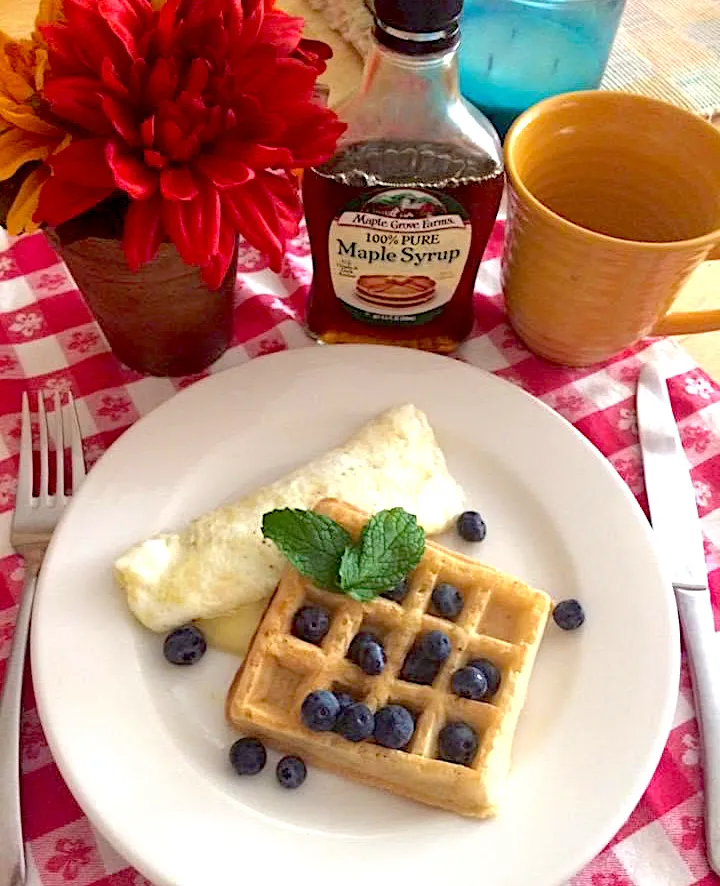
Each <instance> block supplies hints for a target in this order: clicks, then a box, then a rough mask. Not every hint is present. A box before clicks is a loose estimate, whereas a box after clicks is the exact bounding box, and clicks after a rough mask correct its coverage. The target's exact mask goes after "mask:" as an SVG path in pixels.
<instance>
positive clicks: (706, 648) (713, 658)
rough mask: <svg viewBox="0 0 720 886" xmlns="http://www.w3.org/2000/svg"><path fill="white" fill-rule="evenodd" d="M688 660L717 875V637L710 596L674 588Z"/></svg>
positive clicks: (719, 669)
mask: <svg viewBox="0 0 720 886" xmlns="http://www.w3.org/2000/svg"><path fill="white" fill-rule="evenodd" d="M675 598H676V600H677V607H678V613H679V615H680V624H681V625H682V631H683V636H684V637H685V646H686V648H687V651H688V658H689V660H690V673H691V676H692V686H693V696H694V698H695V710H696V713H697V719H698V728H699V731H700V743H701V748H702V755H703V773H704V784H705V837H706V841H707V856H708V861H709V863H710V867H711V868H712V869H713V871H714V872H715V873H716V874H719V875H720V654H719V653H720V645H719V644H720V638H718V636H717V635H716V633H715V627H714V619H713V612H712V606H711V604H710V594H709V592H708V591H689V590H683V589H682V588H678V587H676V588H675Z"/></svg>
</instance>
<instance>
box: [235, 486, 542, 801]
mask: <svg viewBox="0 0 720 886" xmlns="http://www.w3.org/2000/svg"><path fill="white" fill-rule="evenodd" d="M315 510H316V511H317V512H318V513H321V514H325V515H326V516H328V517H331V518H332V519H334V520H336V521H337V522H338V523H340V524H341V525H343V526H344V527H345V528H346V529H347V530H348V532H349V533H350V534H351V535H352V536H353V537H354V538H357V537H358V536H359V534H360V531H361V530H362V528H363V526H364V525H365V523H366V522H367V520H368V515H366V514H364V513H362V512H361V511H358V510H356V509H355V508H353V507H351V506H350V505H347V504H345V503H344V502H339V501H337V500H334V499H326V500H324V501H322V502H320V503H319V504H318V505H317V507H316V508H315ZM443 581H445V582H449V583H451V584H453V585H455V586H456V587H458V588H459V589H460V590H461V591H462V592H463V594H464V597H465V605H464V607H463V611H462V612H461V613H460V615H459V616H458V618H457V619H456V620H455V621H448V620H447V619H445V618H442V617H439V616H436V615H434V614H432V613H431V612H429V611H428V609H429V607H430V605H431V600H430V595H431V593H432V590H433V588H434V587H435V585H436V584H437V583H439V582H443ZM306 603H313V604H319V605H322V606H325V607H326V608H327V609H328V610H329V612H330V614H331V623H330V629H329V631H328V633H327V635H326V636H325V638H324V639H323V641H322V643H321V644H320V645H319V646H315V645H313V644H310V643H307V642H305V641H303V640H300V639H298V638H297V637H294V636H293V635H292V633H291V625H292V620H293V616H294V615H295V613H296V612H297V610H298V609H299V608H300V607H301V606H303V605H304V604H306ZM550 607H551V600H550V597H549V596H548V595H547V594H546V593H545V592H544V591H539V590H536V589H534V588H531V587H528V586H527V585H526V584H524V583H523V582H521V581H519V580H518V579H515V578H512V577H511V576H509V575H505V574H503V573H502V572H498V571H497V570H495V569H492V568H491V567H489V566H485V565H483V564H481V563H478V562H477V561H475V560H472V559H470V558H468V557H465V556H463V555H461V554H458V553H455V552H454V551H451V550H448V549H447V548H444V547H441V546H440V545H438V544H436V543H434V542H432V541H427V542H426V545H425V552H424V554H423V557H422V560H421V561H420V563H419V564H418V566H417V567H416V569H415V570H414V571H413V573H412V574H411V576H410V580H409V591H408V594H407V596H406V597H405V600H404V601H403V602H402V603H401V604H398V603H394V602H392V601H390V600H386V599H384V598H382V597H376V598H375V599H374V600H372V601H370V602H368V603H358V602H357V601H355V600H352V599H351V598H350V597H348V596H345V595H343V594H336V593H331V592H329V591H325V590H321V589H319V588H316V587H315V586H314V585H313V584H312V583H311V582H310V581H309V580H308V579H306V578H304V577H303V576H301V575H300V574H299V573H298V572H297V571H296V570H295V569H293V568H292V567H290V566H288V567H287V569H286V570H285V572H284V574H283V577H282V578H281V581H280V583H279V585H278V587H277V590H276V592H275V594H274V596H273V598H272V599H271V601H270V603H269V605H268V608H267V610H266V612H265V615H264V616H263V619H262V621H261V623H260V625H259V627H258V630H257V633H256V635H255V637H254V639H253V642H252V644H251V646H250V649H249V651H248V654H247V656H246V658H245V660H244V662H243V664H242V666H241V667H240V669H239V670H238V672H237V674H236V676H235V679H234V681H233V683H232V686H231V687H230V690H229V692H228V696H227V701H226V714H227V718H228V720H229V721H230V723H231V724H232V725H233V726H234V727H235V728H236V729H238V730H239V731H240V732H242V733H244V734H247V735H253V736H257V737H261V738H263V739H265V740H266V741H267V743H268V744H269V745H270V746H271V747H275V748H276V749H278V750H280V751H283V752H286V753H289V752H292V753H295V754H298V755H299V756H301V757H302V758H303V759H304V760H305V761H306V763H310V764H313V765H315V766H319V767H322V768H325V769H329V770H332V771H333V772H337V773H340V774H341V775H344V776H347V777H348V778H352V779H354V780H356V781H359V782H363V783H365V784H370V785H374V786H375V787H379V788H383V789H385V790H387V791H390V792H392V793H395V794H400V795H402V796H404V797H409V798H411V799H413V800H417V801H419V802H421V803H427V804H429V805H431V806H438V807H441V808H443V809H448V810H451V811H453V812H457V813H461V814H463V815H468V816H476V817H481V818H483V817H488V816H492V815H494V814H495V813H496V812H497V808H498V804H499V802H500V800H501V796H502V792H503V788H504V784H505V782H506V779H507V774H508V771H509V767H510V754H511V747H512V740H513V736H514V733H515V727H516V724H517V720H518V716H519V714H520V711H521V709H522V706H523V703H524V701H525V695H526V692H527V686H528V681H529V679H530V673H531V671H532V667H533V663H534V661H535V655H536V653H537V649H538V646H539V644H540V640H541V638H542V635H543V630H544V628H545V624H546V621H547V618H548V614H549V612H550ZM361 629H367V630H373V631H374V632H375V633H376V634H378V635H379V636H380V637H381V639H382V643H383V645H384V647H385V653H386V656H387V663H386V665H385V670H384V671H383V673H382V674H381V675H380V676H377V677H370V676H367V675H366V674H364V673H363V672H362V671H361V670H360V668H359V667H357V665H355V664H353V663H352V662H351V661H350V660H349V659H348V658H347V651H348V647H349V645H350V642H351V640H352V639H353V637H354V636H355V635H356V634H357V632H358V631H359V630H361ZM435 629H439V630H442V631H444V632H445V633H447V635H448V636H449V637H450V640H451V643H452V652H451V653H450V656H449V658H448V659H447V661H446V662H445V663H444V665H443V666H442V669H441V670H440V671H439V673H438V675H437V677H436V679H435V680H434V682H433V684H432V685H431V686H421V685H417V684H413V683H409V682H406V681H405V680H402V679H401V678H400V674H401V670H402V666H403V662H404V660H405V656H406V655H407V653H408V651H409V650H410V649H411V647H412V645H413V643H414V641H415V639H416V638H417V637H418V636H419V635H420V634H423V633H425V632H427V631H430V630H435ZM474 658H488V659H490V660H491V661H492V662H493V663H495V664H496V666H497V667H498V668H499V669H500V671H501V674H502V680H501V683H500V688H499V689H498V691H497V693H496V694H495V695H494V696H493V697H492V698H490V699H488V701H471V700H468V699H463V698H459V697H458V696H456V695H454V694H453V693H452V691H451V690H450V679H451V677H452V674H453V672H454V671H455V670H456V669H457V668H459V667H462V666H463V665H464V664H466V663H467V662H468V661H469V660H470V659H474ZM315 689H329V690H331V691H345V692H349V693H350V694H351V695H352V696H353V697H354V698H355V699H356V700H357V701H363V702H364V703H365V704H367V705H368V706H369V707H370V709H371V710H377V709H378V708H380V707H382V706H383V705H385V704H391V703H396V704H401V705H404V706H405V707H406V708H407V709H408V710H409V711H410V712H411V713H412V715H413V717H414V718H415V732H414V734H413V737H412V739H411V741H410V744H409V745H408V746H407V748H405V749H404V750H391V749H388V748H384V747H381V746H380V745H378V744H376V743H374V742H373V741H372V740H369V741H364V742H359V743H353V742H350V741H348V740H347V739H345V738H343V737H342V736H340V735H338V734H336V733H334V732H313V731H311V730H309V729H307V728H306V727H305V726H304V725H303V723H302V722H301V720H300V706H301V704H302V702H303V699H304V698H305V697H306V695H308V693H310V692H312V691H313V690H315ZM453 720H462V721H464V722H466V723H468V724H469V725H471V726H472V727H473V729H474V730H475V731H476V733H477V735H478V739H479V745H478V750H477V753H476V755H475V759H474V761H473V763H472V764H471V766H462V765H458V764H455V763H447V762H444V761H443V760H440V759H438V751H437V739H438V733H439V731H440V730H441V729H442V727H443V726H444V725H445V724H446V723H447V722H449V721H453Z"/></svg>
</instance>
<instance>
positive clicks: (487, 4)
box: [459, 0, 624, 136]
mask: <svg viewBox="0 0 720 886" xmlns="http://www.w3.org/2000/svg"><path fill="white" fill-rule="evenodd" d="M623 7H624V0H466V2H465V11H464V14H463V20H462V41H461V43H460V52H459V61H460V88H461V91H462V93H463V95H464V96H465V98H467V99H468V100H469V101H471V102H472V103H473V104H474V105H477V107H478V108H480V110H482V111H483V113H484V114H485V115H486V116H487V117H489V119H490V120H491V122H492V123H493V125H494V126H495V128H496V129H497V130H498V132H499V134H500V135H501V136H504V135H505V133H506V132H507V130H508V128H509V126H510V124H511V123H512V121H513V120H514V119H515V117H517V116H518V114H520V113H521V112H522V111H524V110H525V109H526V108H529V107H530V106H531V105H534V104H535V103H536V102H538V101H540V100H541V99H543V98H547V97H548V96H551V95H557V94H558V93H561V92H573V91H575V90H579V89H595V88H597V87H598V86H599V85H600V81H601V80H602V76H603V74H604V72H605V67H606V65H607V60H608V56H609V54H610V49H611V47H612V43H613V40H614V38H615V33H616V31H617V26H618V24H619V20H620V16H621V14H622V10H623Z"/></svg>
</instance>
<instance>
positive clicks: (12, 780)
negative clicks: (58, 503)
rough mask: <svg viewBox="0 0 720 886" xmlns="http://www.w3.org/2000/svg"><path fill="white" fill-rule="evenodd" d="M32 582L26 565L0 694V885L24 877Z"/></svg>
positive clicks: (13, 884)
mask: <svg viewBox="0 0 720 886" xmlns="http://www.w3.org/2000/svg"><path fill="white" fill-rule="evenodd" d="M36 582H37V570H35V569H32V568H27V571H26V573H25V584H24V585H23V589H22V594H21V595H20V609H19V611H18V616H17V621H16V623H15V635H14V636H13V643H12V648H11V650H10V657H9V658H8V663H7V668H6V670H5V680H4V682H3V687H2V695H0V886H23V884H24V883H25V877H26V867H25V846H24V843H23V833H22V818H21V813H20V716H21V701H22V685H23V671H24V669H25V653H26V651H27V642H28V634H29V633H30V613H31V611H32V605H33V598H34V596H35V585H36Z"/></svg>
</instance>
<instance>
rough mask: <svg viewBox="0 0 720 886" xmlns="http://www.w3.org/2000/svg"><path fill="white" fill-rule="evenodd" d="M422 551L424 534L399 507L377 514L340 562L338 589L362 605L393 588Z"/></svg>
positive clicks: (420, 555) (415, 519)
mask: <svg viewBox="0 0 720 886" xmlns="http://www.w3.org/2000/svg"><path fill="white" fill-rule="evenodd" d="M424 550H425V532H424V531H423V529H422V527H421V526H418V522H417V518H416V517H415V516H414V515H413V514H408V512H407V511H405V510H403V509H402V508H392V509H391V510H388V511H379V512H378V513H377V514H375V516H374V517H372V518H371V519H370V520H369V521H368V523H367V525H366V526H365V528H364V529H363V531H362V535H361V536H360V545H359V546H354V547H348V548H347V549H346V550H345V552H344V553H343V555H342V559H341V561H340V588H341V590H342V591H343V592H344V593H346V594H348V595H349V596H350V597H352V598H353V599H355V600H359V601H360V602H365V601H366V600H372V598H373V597H376V596H377V595H378V594H381V593H382V592H383V591H386V590H387V589H388V588H391V587H393V586H394V585H396V584H397V583H398V582H399V581H402V579H403V578H405V576H406V575H407V574H408V572H410V570H412V569H414V568H415V567H416V566H417V564H418V563H419V562H420V558H421V557H422V555H423V551H424Z"/></svg>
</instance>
